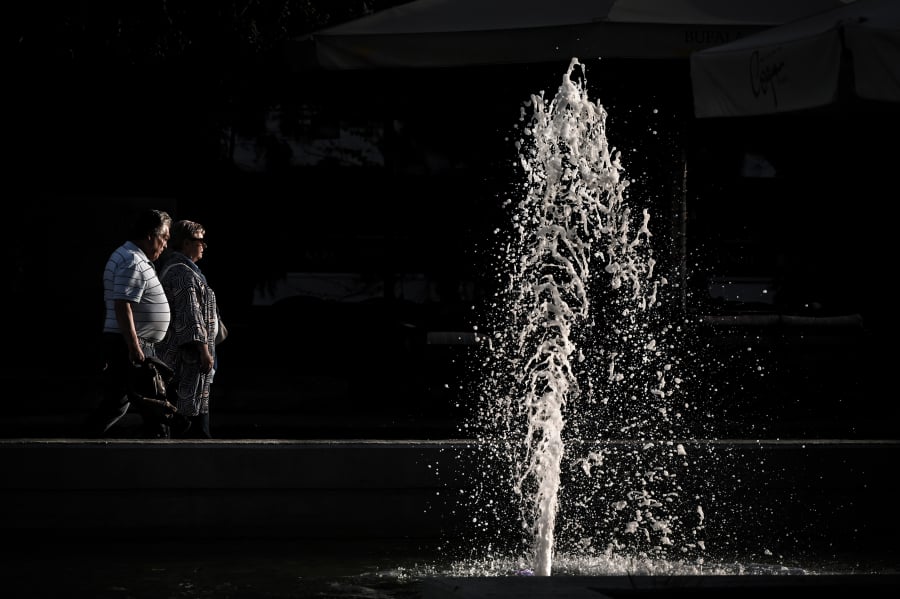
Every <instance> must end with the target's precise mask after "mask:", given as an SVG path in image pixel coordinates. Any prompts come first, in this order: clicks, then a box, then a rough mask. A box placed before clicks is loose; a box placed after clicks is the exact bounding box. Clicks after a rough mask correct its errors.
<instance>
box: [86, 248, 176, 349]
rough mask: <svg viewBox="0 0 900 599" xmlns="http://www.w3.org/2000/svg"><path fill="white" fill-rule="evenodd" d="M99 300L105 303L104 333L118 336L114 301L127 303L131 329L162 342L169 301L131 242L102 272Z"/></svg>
mask: <svg viewBox="0 0 900 599" xmlns="http://www.w3.org/2000/svg"><path fill="white" fill-rule="evenodd" d="M103 299H104V301H105V302H106V320H105V322H104V323H103V332H104V333H120V332H121V331H119V324H118V322H116V310H115V300H127V301H129V302H131V312H132V315H133V317H134V329H135V332H137V336H138V337H140V338H141V339H145V340H147V341H150V342H153V343H156V342H159V341H162V339H163V337H165V335H166V331H167V330H168V328H169V318H170V313H169V301H168V299H166V293H165V291H163V287H162V284H161V283H160V282H159V279H158V278H157V276H156V269H155V268H154V267H153V263H152V262H151V261H150V260H149V259H148V258H147V255H146V254H144V252H143V251H142V250H141V248H139V247H138V246H137V245H135V244H134V243H133V242H131V241H126V242H125V243H124V244H122V245H121V246H119V247H118V248H117V249H116V251H114V252H113V253H112V255H111V256H110V257H109V260H108V261H107V262H106V268H105V269H104V271H103Z"/></svg>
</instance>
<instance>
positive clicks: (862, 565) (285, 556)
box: [0, 539, 900, 599]
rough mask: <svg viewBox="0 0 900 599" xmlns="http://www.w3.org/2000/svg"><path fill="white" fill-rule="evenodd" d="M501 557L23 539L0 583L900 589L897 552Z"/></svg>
mask: <svg viewBox="0 0 900 599" xmlns="http://www.w3.org/2000/svg"><path fill="white" fill-rule="evenodd" d="M492 567H493V571H491V568H492ZM503 568H504V566H503V565H502V564H500V565H498V564H493V566H487V565H486V564H484V563H482V564H474V565H473V566H472V568H471V570H470V571H469V572H470V573H471V576H464V575H463V574H462V571H463V570H461V568H460V566H459V564H458V563H456V564H451V563H449V561H448V559H447V557H446V556H445V555H443V554H442V552H441V550H440V549H438V548H437V546H436V545H433V544H431V543H430V542H427V541H417V540H396V541H394V540H379V541H372V540H354V539H342V540H335V539H328V540H284V539H278V540H271V539H247V540H235V539H228V540H223V541H216V540H203V541H165V542H162V541H159V540H155V539H154V540H148V541H146V542H144V541H141V540H137V539H134V540H127V541H123V540H117V541H98V540H90V541H86V542H81V543H79V542H74V541H71V540H66V541H64V542H59V541H52V540H41V539H34V540H33V542H31V543H21V542H20V541H15V542H14V543H9V542H7V543H4V549H3V561H2V566H0V575H2V581H3V582H2V584H3V589H4V590H3V592H2V594H0V595H2V597H4V598H10V599H12V598H17V597H97V598H104V599H105V598H116V599H118V598H121V599H126V598H144V597H146V598H151V597H153V598H161V597H169V598H181V597H224V598H254V599H255V598H262V597H274V598H281V597H285V598H287V597H320V598H321V597H326V598H327V597H332V598H344V599H349V598H370V599H392V598H393V599H407V598H409V599H411V598H423V599H432V598H433V599H437V598H440V597H459V598H464V597H519V596H526V597H549V596H554V597H555V596H563V597H582V596H584V597H590V596H593V597H598V598H599V597H604V596H606V597H624V596H626V595H627V596H635V595H641V596H644V595H653V596H657V597H663V596H665V597H675V596H705V595H708V594H716V593H717V592H723V591H724V592H725V593H726V594H727V595H728V596H749V595H750V594H753V595H755V596H758V595H761V594H766V595H771V596H776V597H781V596H784V597H788V596H796V594H797V593H798V592H799V593H804V592H807V591H809V592H819V591H822V592H824V591H825V590H835V591H844V592H851V593H853V594H859V595H863V596H866V597H882V596H883V597H887V596H894V595H895V594H896V591H898V590H900V562H898V559H897V556H896V555H869V556H859V555H855V556H847V555H845V556H840V555H832V556H829V557H828V558H823V559H822V560H821V561H820V562H819V563H818V564H815V565H806V566H804V567H798V566H790V565H783V564H779V565H774V564H752V563H751V564H744V565H736V564H731V565H726V566H725V567H718V566H710V567H709V568H708V570H707V573H708V575H699V574H698V573H696V572H694V573H687V574H688V575H679V573H678V572H675V573H674V574H673V573H669V574H661V575H653V576H648V575H646V573H641V572H638V573H637V575H632V576H629V575H626V574H620V575H609V573H608V572H607V573H604V572H602V571H598V570H597V569H593V570H592V569H591V568H590V567H585V568H583V569H582V571H578V570H579V567H578V566H577V565H576V566H575V567H574V568H573V567H571V566H570V567H569V568H568V569H566V570H562V569H561V570H560V571H559V573H558V574H557V573H556V572H554V574H555V575H554V576H552V577H550V578H553V579H554V580H553V581H547V580H546V579H539V578H528V580H525V578H527V577H523V576H516V575H515V574H514V572H513V571H512V570H509V569H507V570H505V571H504V569H503ZM599 570H602V568H600V569H599ZM736 573H739V574H736ZM613 574H615V573H613ZM632 574H634V573H632ZM551 587H552V588H551Z"/></svg>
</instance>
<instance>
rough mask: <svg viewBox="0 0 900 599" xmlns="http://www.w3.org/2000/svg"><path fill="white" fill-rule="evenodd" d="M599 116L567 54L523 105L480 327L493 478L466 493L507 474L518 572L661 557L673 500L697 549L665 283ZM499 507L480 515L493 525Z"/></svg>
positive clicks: (673, 521) (485, 434) (487, 498)
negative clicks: (551, 88) (513, 176)
mask: <svg viewBox="0 0 900 599" xmlns="http://www.w3.org/2000/svg"><path fill="white" fill-rule="evenodd" d="M606 117H607V113H606V110H605V109H604V108H603V106H602V105H600V104H599V103H595V102H592V101H591V100H590V99H589V98H588V95H587V88H586V78H585V72H584V66H583V65H582V64H581V63H580V62H579V61H578V60H577V59H573V60H572V62H571V64H570V65H569V68H568V70H567V71H566V73H565V75H564V76H563V78H562V84H561V85H560V87H559V89H558V90H557V93H556V95H555V96H554V97H552V98H550V99H547V98H545V97H544V94H543V93H541V94H537V95H532V97H531V98H530V100H529V101H528V102H526V103H525V104H524V105H523V108H522V116H521V121H522V123H521V129H520V133H521V138H520V140H519V141H518V144H517V149H518V152H519V165H520V167H521V170H522V172H523V173H524V177H523V183H522V185H521V188H520V190H519V191H520V193H519V195H518V197H515V198H512V199H510V200H509V202H508V209H509V210H510V211H511V218H510V222H511V223H512V229H511V231H510V232H509V234H508V235H507V236H506V237H505V240H504V242H503V248H502V250H501V251H500V252H499V254H500V255H499V260H498V264H499V265H500V266H499V270H500V271H501V275H502V276H504V277H505V279H504V281H505V283H504V285H503V286H502V288H500V289H499V290H498V292H497V293H496V295H495V296H494V297H493V298H492V303H491V307H490V310H489V312H490V313H489V314H488V315H487V316H486V321H487V326H486V327H484V328H483V329H482V330H484V331H485V332H484V333H481V334H480V336H479V342H480V345H481V349H482V350H483V357H482V358H481V363H482V364H481V368H482V370H483V372H484V377H483V379H482V382H481V385H480V388H479V397H478V399H477V405H478V410H477V412H476V415H475V417H474V421H475V422H474V426H475V427H476V430H477V431H478V434H479V436H480V446H481V447H482V448H483V451H485V453H486V454H487V455H486V456H485V461H484V463H485V464H486V466H485V470H486V471H488V472H490V475H489V476H488V477H487V478H489V479H490V482H489V483H487V484H485V485H484V486H483V487H482V489H481V490H480V492H476V493H475V496H476V497H477V499H476V501H479V502H482V504H483V505H491V506H493V505H498V504H503V503H504V501H505V499H507V498H504V497H501V496H500V495H502V492H498V491H497V489H498V488H503V484H504V483H506V484H508V488H509V489H510V494H511V497H509V499H512V500H513V502H514V503H515V504H516V505H517V506H518V507H517V510H516V511H517V518H516V519H517V521H518V522H519V523H520V524H521V530H520V532H521V533H522V539H521V541H519V544H518V545H517V546H516V547H518V548H519V549H520V550H521V551H522V554H523V557H522V559H521V563H522V566H523V571H526V570H527V571H528V572H532V571H533V573H534V574H537V575H544V576H546V575H550V574H551V571H552V568H553V563H554V561H555V557H554V553H555V552H557V551H560V550H563V551H566V552H567V554H571V553H594V554H596V553H597V552H605V553H606V554H608V555H609V554H611V552H622V551H630V552H631V553H632V554H635V555H643V556H649V557H660V556H662V555H664V554H665V553H666V552H667V551H668V549H669V548H670V547H672V546H673V545H675V544H676V536H677V535H678V533H679V529H681V528H684V526H683V524H684V520H686V519H683V517H682V516H681V515H679V514H680V513H681V512H682V511H683V510H685V509H689V510H691V513H692V517H691V518H690V520H692V522H693V526H692V528H691V534H693V535H694V537H695V538H694V539H692V540H690V541H689V542H685V543H684V544H683V546H682V548H681V549H682V551H684V550H685V549H686V548H691V549H697V548H698V547H699V548H701V549H702V541H697V540H696V535H697V532H698V530H700V529H702V517H703V512H702V508H700V507H699V506H698V505H694V506H692V507H689V506H686V505H685V501H686V498H685V497H684V489H682V488H680V487H679V484H678V480H677V472H678V470H679V468H683V467H686V466H687V459H686V456H685V451H684V449H683V447H682V446H680V445H678V444H677V443H675V442H673V441H672V440H671V439H672V438H673V435H674V434H675V433H674V429H673V427H674V422H675V420H677V418H678V415H677V413H676V412H677V410H674V409H673V403H674V402H675V401H677V390H678V387H679V384H680V379H679V378H678V377H677V376H676V372H677V363H675V362H673V361H672V360H671V359H670V358H669V357H668V355H667V354H668V352H667V347H669V346H670V345H671V341H670V340H669V339H668V337H669V336H671V335H672V334H673V333H674V332H676V330H677V328H676V327H672V326H671V325H669V324H666V323H665V322H664V319H663V318H662V317H661V315H660V311H659V306H658V304H659V303H660V300H661V290H662V289H663V288H664V287H665V286H666V283H667V282H666V280H665V279H664V278H663V277H658V276H657V275H656V274H655V273H654V267H655V260H654V258H653V250H652V247H651V243H650V240H651V232H650V229H649V221H650V214H649V211H648V210H647V209H644V210H643V211H642V213H640V214H639V215H636V214H635V213H634V211H633V210H632V208H631V207H630V206H629V203H628V201H627V200H628V190H629V184H630V182H629V180H628V179H627V178H626V177H625V173H624V169H623V166H622V163H621V156H620V153H619V152H618V151H617V150H616V149H615V148H614V147H611V146H610V145H609V142H608V140H607V135H606ZM498 233H501V234H502V232H499V231H498ZM689 501H694V500H693V499H690V500H689ZM508 517H509V514H500V515H496V513H495V514H494V520H495V521H494V522H493V523H492V522H491V517H490V516H488V515H487V514H486V513H485V514H484V515H483V516H482V518H481V523H482V526H484V527H485V532H488V534H490V533H489V531H488V530H487V529H489V528H491V526H493V525H495V524H496V525H502V524H503V523H504V522H506V519H508ZM680 524H681V525H682V526H680ZM557 561H560V562H561V560H557Z"/></svg>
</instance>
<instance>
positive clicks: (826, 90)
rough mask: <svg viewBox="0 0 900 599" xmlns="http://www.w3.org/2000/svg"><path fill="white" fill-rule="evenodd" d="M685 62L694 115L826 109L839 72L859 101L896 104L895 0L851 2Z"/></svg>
mask: <svg viewBox="0 0 900 599" xmlns="http://www.w3.org/2000/svg"><path fill="white" fill-rule="evenodd" d="M690 62H691V85H692V87H693V94H694V114H695V115H696V116H697V117H723V116H752V115H761V114H772V113H782V112H790V111H794V110H801V109H808V108H815V107H819V106H825V105H828V104H831V103H832V102H834V101H835V100H836V99H837V98H838V91H839V89H840V81H841V79H842V78H843V77H846V78H847V79H848V80H852V81H853V89H854V91H855V93H856V94H857V95H858V96H859V97H861V98H866V99H872V100H882V101H893V102H898V101H900V2H898V1H897V0H856V2H853V3H850V4H847V5H846V6H843V7H840V8H837V9H834V10H830V11H827V12H824V13H820V14H816V15H813V16H811V17H807V18H804V19H800V20H796V21H792V22H789V23H786V24H784V25H781V26H778V27H773V28H771V29H768V30H766V31H763V32H761V33H757V34H754V35H751V36H748V37H745V38H742V39H740V40H737V41H734V42H730V43H727V44H724V45H721V46H716V47H712V48H708V49H706V50H701V51H699V52H696V53H694V54H692V55H691V58H690ZM848 69H850V70H848Z"/></svg>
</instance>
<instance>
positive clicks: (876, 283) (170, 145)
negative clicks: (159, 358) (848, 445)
mask: <svg viewBox="0 0 900 599" xmlns="http://www.w3.org/2000/svg"><path fill="white" fill-rule="evenodd" d="M369 4H370V5H371V6H372V7H373V8H375V9H379V8H384V7H386V6H388V5H390V4H396V2H394V3H391V2H380V3H379V2H374V3H369ZM165 6H166V9H165V10H163V9H161V5H159V4H156V3H129V4H128V5H127V6H120V3H115V2H85V3H78V4H75V5H72V6H70V5H69V4H68V3H62V4H60V5H58V6H56V5H54V4H53V3H43V4H32V5H29V6H27V7H17V8H15V9H12V8H11V9H9V10H11V11H14V12H15V14H14V17H15V18H13V19H11V22H12V23H14V27H13V28H14V30H15V37H14V38H13V45H12V49H11V56H12V61H11V62H12V67H11V69H10V71H9V74H8V87H7V89H8V90H9V91H8V93H7V96H8V97H7V100H8V101H7V108H6V110H5V116H6V118H5V127H4V130H5V132H6V135H7V137H6V139H7V147H8V152H7V156H8V158H7V160H6V162H5V164H6V168H5V169H4V170H5V171H6V175H7V177H6V179H7V181H8V183H9V185H8V189H9V191H8V192H7V202H6V206H7V208H6V211H7V223H8V231H7V237H8V239H9V242H8V246H7V247H8V248H9V249H10V253H9V254H8V257H9V261H8V264H9V268H8V272H7V276H6V277H4V291H3V296H4V304H5V306H6V309H5V310H4V312H5V314H6V315H7V318H8V320H9V321H10V324H9V326H8V328H7V330H9V331H11V332H12V335H11V336H10V337H8V341H7V347H8V348H9V351H8V353H7V355H8V357H7V358H6V360H5V364H4V367H3V369H2V375H3V379H4V388H5V392H4V394H3V401H4V404H5V406H4V417H3V420H2V433H3V434H4V436H7V437H15V436H52V435H70V434H77V432H78V428H77V423H78V422H79V420H80V418H82V417H83V414H84V413H85V411H86V410H88V409H90V407H91V406H92V405H93V404H94V403H95V402H96V375H97V370H98V362H97V352H96V340H97V336H98V335H99V327H100V326H101V323H102V314H103V305H102V284H101V274H102V268H103V264H104V263H105V261H106V258H107V257H108V255H109V253H110V252H111V251H112V250H113V249H114V248H115V247H116V246H117V245H119V244H120V243H121V242H122V241H123V240H124V237H123V235H124V232H125V230H126V228H127V225H128V223H129V221H130V218H131V216H132V215H133V213H134V212H135V210H136V209H139V208H144V207H156V208H163V209H166V210H169V211H170V212H171V213H172V214H173V216H175V218H176V219H177V218H188V219H191V220H197V221H200V222H202V223H203V224H204V225H205V226H206V227H207V238H208V239H209V240H210V247H209V250H208V254H207V257H205V258H204V260H203V262H202V263H201V264H200V266H201V267H202V269H203V270H204V272H205V273H206V274H207V276H208V278H209V280H210V282H211V284H212V285H213V286H214V288H215V289H216V291H217V295H218V297H219V302H220V304H221V306H222V310H223V316H224V318H225V320H226V322H227V323H228V326H229V329H230V331H231V338H230V339H229V341H227V342H226V344H224V345H223V346H222V347H221V348H220V349H221V355H220V359H221V365H220V366H221V370H220V372H219V374H218V375H217V379H216V383H215V384H214V394H215V399H216V406H217V407H216V408H215V413H214V415H213V425H214V428H216V427H218V435H219V436H223V437H228V436H232V437H295V438H305V437H317V436H344V437H356V436H360V435H366V436H369V435H375V436H398V437H402V436H424V437H450V436H457V435H458V434H460V433H459V431H458V429H457V427H458V424H459V423H460V422H461V421H462V420H463V419H464V418H465V417H466V415H467V414H468V412H469V410H470V409H471V408H472V405H471V403H472V399H471V398H470V396H469V391H467V388H468V387H467V385H468V383H471V382H472V379H473V378H474V377H477V364H475V363H473V362H472V360H473V355H472V354H473V352H472V347H471V346H470V345H467V344H465V343H452V342H450V343H448V340H450V341H452V336H450V337H447V336H446V335H438V333H444V332H458V333H465V332H471V330H472V326H473V325H475V324H478V315H479V312H478V307H479V306H481V305H482V303H483V301H484V300H485V299H486V298H488V297H490V293H491V291H492V289H493V287H494V286H495V285H496V282H497V279H496V273H495V272H494V271H493V265H494V254H495V252H494V248H493V247H492V244H493V243H494V239H495V236H494V235H493V233H492V232H493V231H494V230H495V229H496V228H498V227H499V228H503V227H505V226H506V225H507V216H508V215H507V214H506V213H505V211H504V209H503V208H502V200H503V199H505V198H509V197H515V193H516V190H517V185H518V184H519V179H518V177H519V173H518V171H517V168H516V152H515V148H514V145H513V142H514V141H515V140H516V139H517V134H516V133H515V129H514V127H515V125H516V124H517V123H518V119H519V110H520V106H521V104H522V103H523V102H524V101H525V100H527V99H528V98H529V97H530V95H531V94H532V93H537V92H539V91H542V90H545V91H546V92H547V93H548V94H552V93H553V92H554V91H555V89H556V86H557V85H558V83H559V81H560V80H561V77H562V76H563V74H564V73H565V70H566V68H567V67H568V65H567V64H555V63H548V64H537V65H518V66H503V67H478V68H454V69H428V70H416V71H391V70H386V71H377V72H375V71H358V72H357V71H354V72H324V71H320V70H318V69H316V68H314V67H311V66H310V65H309V64H307V63H306V62H305V61H304V60H303V59H302V52H303V50H304V47H303V46H302V44H298V43H297V42H295V41H294V40H296V38H297V37H298V36H301V35H302V34H304V33H308V32H310V31H314V30H316V29H318V28H321V27H323V26H325V25H327V24H329V23H334V24H336V23H339V22H342V21H344V20H348V19H350V18H354V17H356V16H360V15H361V8H360V5H359V3H355V2H350V1H347V2H328V3H325V2H321V3H315V2H277V3H276V2H272V3H261V4H248V5H247V6H246V7H236V5H232V4H227V5H224V6H223V5H220V3H189V2H169V3H167V5H165ZM238 8H241V10H238ZM586 65H587V79H588V82H589V89H590V90H591V94H592V97H594V98H596V99H597V100H598V101H600V102H601V103H602V104H603V105H604V106H605V107H606V108H607V110H608V112H609V118H608V121H607V127H608V137H609V138H610V141H611V143H612V145H615V146H617V147H618V148H619V149H621V150H622V151H623V154H624V157H623V162H624V164H625V168H626V173H627V175H628V177H629V178H631V179H632V180H633V181H634V187H633V189H634V191H632V194H633V195H632V198H633V201H634V202H635V203H637V204H640V205H645V206H648V207H649V209H650V211H651V214H652V215H653V220H652V221H651V230H652V231H653V232H654V235H655V237H654V243H655V244H656V245H655V248H656V250H657V252H658V255H659V257H660V258H661V268H663V269H664V270H665V272H667V273H668V275H667V276H668V278H669V279H670V280H672V281H673V282H675V283H676V285H677V287H676V288H677V289H678V292H677V293H675V294H674V295H673V299H672V308H671V309H672V310H673V312H675V316H676V317H678V318H682V317H683V318H684V319H685V322H686V323H690V328H691V340H692V344H691V346H690V347H686V348H685V361H686V363H688V364H690V365H691V366H692V372H691V375H690V376H689V377H688V378H689V379H690V382H691V384H692V385H693V386H694V389H695V393H696V396H697V400H698V401H702V402H703V404H704V406H706V407H707V408H708V412H709V413H710V414H712V415H713V416H710V417H709V418H708V419H706V420H704V421H703V422H702V423H698V424H697V430H696V432H697V433H698V434H704V435H713V436H725V435H730V436H744V435H746V436H749V437H753V436H809V437H830V436H834V437H848V436H849V437H889V438H896V432H895V431H896V427H894V426H893V422H896V420H895V417H896V416H897V407H896V405H895V402H894V401H893V400H892V398H891V397H890V395H889V394H888V393H887V392H886V379H887V376H886V373H887V372H888V367H889V366H890V364H889V361H888V359H887V357H886V355H885V354H884V353H883V351H884V350H883V349H882V348H883V347H885V346H887V345H888V344H889V343H890V342H891V341H892V339H893V322H892V318H891V310H890V307H891V305H892V303H893V302H892V291H891V288H892V284H891V278H890V271H889V270H888V269H887V268H886V265H887V263H888V261H887V258H888V256H889V252H890V251H891V250H890V249H889V241H890V238H891V231H890V222H889V221H888V216H887V215H888V214H889V209H890V202H891V201H892V200H893V197H894V196H895V195H896V192H895V189H894V185H893V175H894V169H895V168H896V166H895V165H896V157H897V153H896V151H895V149H894V148H893V147H892V145H891V144H892V143H893V142H892V140H895V139H897V133H898V132H900V127H898V112H900V111H898V109H897V107H896V106H888V105H879V104H875V103H869V102H864V101H861V100H858V99H855V98H852V97H842V98H840V99H839V101H838V102H837V103H836V104H835V105H833V106H830V107H828V108H825V109H820V110H815V111H808V112H804V113H798V114H794V115H781V116H777V117H766V118H737V119H713V120H704V121H701V120H697V119H695V118H693V115H692V106H691V96H690V79H689V72H688V65H687V61H629V60H610V59H605V60H603V61H602V62H600V61H586ZM274 116H277V117H278V118H277V119H275V118H274ZM272 123H275V125H274V126H272ZM350 129H354V130H359V131H363V132H367V134H368V136H369V140H368V141H369V142H370V143H371V145H373V146H374V147H377V148H378V151H379V154H380V156H381V157H382V160H381V161H375V162H372V161H368V162H366V161H363V162H364V164H362V165H360V164H353V163H354V162H355V161H356V159H357V158H360V157H359V156H353V155H352V152H351V154H350V155H347V154H346V153H345V154H343V155H342V154H341V153H340V152H332V153H329V154H327V155H324V156H322V157H320V159H318V160H317V161H316V162H315V164H314V165H308V166H298V165H297V164H296V162H297V160H296V159H297V155H296V152H297V150H296V148H297V145H296V144H300V145H301V146H304V145H305V146H306V147H312V146H313V145H314V144H315V142H317V141H322V140H334V139H336V138H337V137H338V136H339V135H340V134H341V133H342V132H346V131H348V130H350ZM291 142H293V143H294V145H291ZM247 148H249V149H250V152H251V154H252V157H253V159H254V160H253V163H252V167H251V166H248V165H247V163H246V162H241V160H240V159H239V155H240V154H241V150H242V149H247ZM748 154H753V155H760V156H763V157H764V158H765V159H766V160H767V161H768V162H769V164H770V165H771V166H772V168H773V169H774V176H771V177H748V176H744V175H743V174H742V167H743V166H744V164H745V161H746V159H747V156H748ZM289 273H351V274H354V275H357V276H358V278H359V279H361V280H364V281H369V282H371V283H372V285H373V288H374V289H382V288H383V289H384V291H383V292H382V295H381V296H377V295H376V296H373V297H369V298H368V299H367V300H366V301H352V302H350V301H339V300H333V299H332V300H323V299H320V298H315V297H310V296H302V295H301V296H297V297H293V298H289V299H285V300H283V301H281V302H277V303H274V304H272V305H260V304H259V302H257V301H254V297H258V294H259V293H261V292H262V290H265V289H269V288H272V287H273V286H275V285H277V284H278V283H279V282H280V281H283V280H285V278H286V277H287V276H288V274H289ZM410 277H419V278H421V279H422V280H424V281H427V284H428V289H429V290H430V292H429V295H428V297H427V299H425V300H422V299H417V298H415V297H406V296H405V295H403V294H398V293H397V292H396V291H394V290H395V289H396V288H395V286H394V283H395V282H398V281H404V280H407V279H408V278H410ZM711 282H713V283H711ZM715 282H722V285H723V287H716V285H717V284H718V283H715ZM736 282H739V283H740V284H741V285H749V286H750V288H751V289H760V288H766V289H768V291H769V293H768V294H767V295H766V296H764V297H762V298H760V297H757V296H756V295H754V294H750V295H746V294H745V295H742V296H740V297H736V296H735V293H736V291H735V289H737V288H738V287H739V286H738V285H737V284H736ZM720 288H721V289H726V290H727V291H726V292H725V293H724V294H718V296H717V293H716V292H715V290H716V289H720ZM399 289H403V287H400V288H399ZM783 315H788V316H799V317H803V319H804V320H800V321H791V323H793V324H787V321H785V320H784V319H781V318H780V317H781V316H783ZM721 316H740V317H757V316H776V317H778V318H776V319H775V320H772V319H768V320H767V319H764V318H762V319H761V318H755V319H754V318H740V319H737V320H733V321H726V322H725V324H723V321H722V320H721V319H720V320H715V319H710V318H708V317H721ZM798 323H799V324H798ZM686 326H687V325H686ZM10 341H11V342H10ZM748 348H753V350H754V351H753V352H752V358H751V357H748V354H747V351H748Z"/></svg>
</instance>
